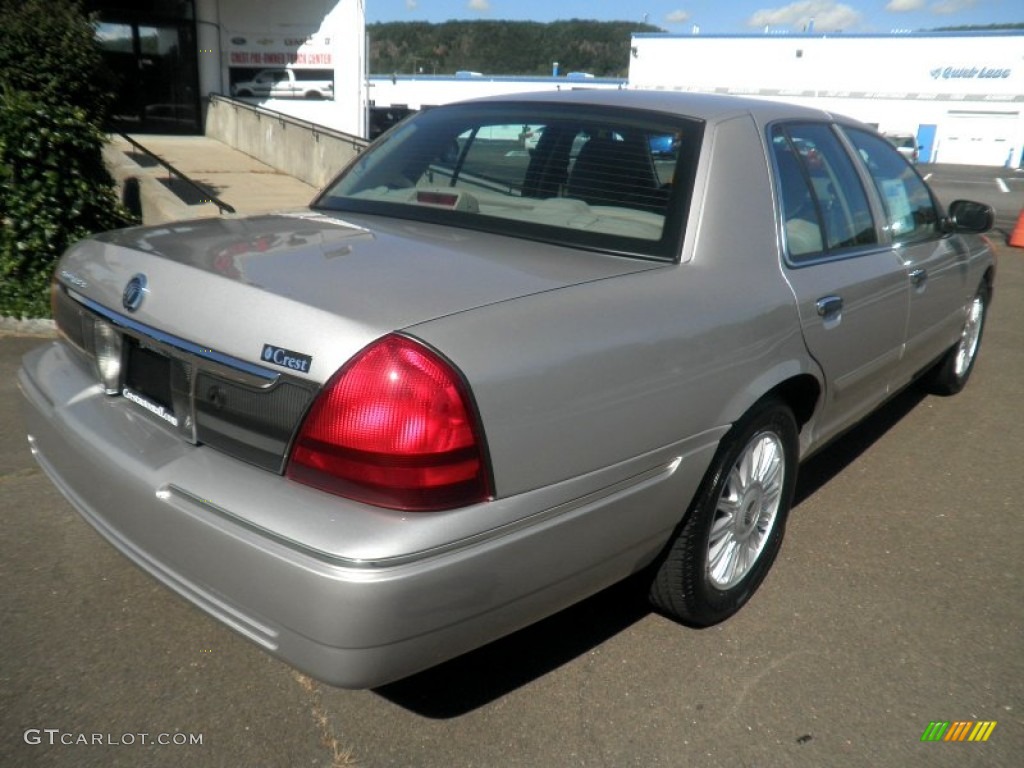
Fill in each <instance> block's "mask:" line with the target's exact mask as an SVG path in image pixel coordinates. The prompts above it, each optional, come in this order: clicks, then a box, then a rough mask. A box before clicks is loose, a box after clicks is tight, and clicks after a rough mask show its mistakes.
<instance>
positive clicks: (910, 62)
mask: <svg viewBox="0 0 1024 768" xmlns="http://www.w3.org/2000/svg"><path fill="white" fill-rule="evenodd" d="M629 86H630V88H643V89H656V90H665V91H699V92H710V93H732V94H742V95H744V96H755V97H759V98H765V99H780V100H785V101H789V102H794V103H798V104H806V105H808V106H813V107H817V108H819V109H826V110H830V111H833V112H838V113H841V114H845V115H849V116H850V117H854V118H857V119H858V120H861V121H863V122H866V123H870V124H872V125H875V126H876V127H877V128H878V129H879V130H881V131H882V132H884V133H891V134H910V135H913V136H916V137H917V141H918V144H919V145H920V147H921V154H920V159H921V162H939V163H967V164H976V165H995V166H1008V167H1012V168H1018V167H1020V166H1021V149H1022V145H1024V34H1022V33H1020V32H989V33H977V32H971V33H955V32H947V33H908V34H890V35H848V34H836V35H832V34H830V35H771V34H769V35H727V36H721V35H662V34H638V35H634V36H633V44H632V57H631V60H630V63H629Z"/></svg>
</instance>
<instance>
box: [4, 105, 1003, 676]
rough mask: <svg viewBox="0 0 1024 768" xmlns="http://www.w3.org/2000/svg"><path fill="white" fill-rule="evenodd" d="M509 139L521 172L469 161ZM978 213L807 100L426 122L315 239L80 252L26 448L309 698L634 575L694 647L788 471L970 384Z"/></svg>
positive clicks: (214, 225) (107, 239)
mask: <svg viewBox="0 0 1024 768" xmlns="http://www.w3.org/2000/svg"><path fill="white" fill-rule="evenodd" d="M523 125H543V126H544V130H543V134H542V136H541V139H540V141H539V142H538V143H537V145H536V146H535V147H534V148H533V151H532V152H518V153H508V152H507V151H505V148H504V147H503V145H502V143H501V142H495V141H487V140H477V139H476V137H477V136H478V135H481V134H484V133H487V134H502V133H503V132H506V131H505V129H507V132H509V133H511V132H512V128H515V129H516V131H519V130H521V127H522V126H523ZM484 128H486V129H488V130H487V131H484V130H482V129H484ZM669 135H671V136H673V137H674V141H673V147H672V149H671V151H672V152H673V153H674V154H673V155H672V156H671V157H672V162H674V167H673V170H672V172H671V173H670V174H668V177H669V178H671V180H672V181H671V183H663V182H662V181H661V178H664V177H663V176H661V175H660V174H659V173H658V172H657V171H656V169H655V167H654V166H655V162H654V161H653V159H652V156H651V146H652V142H651V138H652V137H659V136H669ZM453 147H454V148H455V151H452V148H453ZM811 147H813V150H814V151H813V158H814V162H813V163H811V162H810V161H809V159H808V158H809V157H810V156H811V154H812V153H811V152H810V150H809V148H811ZM658 163H661V164H670V161H669V159H667V157H666V156H664V155H662V156H661V157H659V159H658ZM992 219H993V214H992V210H991V208H989V207H988V206H985V205H982V204H979V203H973V202H968V201H957V202H954V203H953V204H952V205H950V207H949V209H948V210H945V209H944V208H943V207H942V206H941V205H940V204H939V203H938V201H937V200H936V199H935V197H934V195H933V194H932V193H931V191H930V190H929V188H928V186H927V185H926V184H925V182H924V181H923V180H922V179H921V177H920V176H919V175H918V174H917V173H916V171H915V170H914V169H913V168H912V167H911V166H909V165H908V164H907V163H906V162H904V161H903V160H902V159H901V158H900V157H899V155H898V154H897V153H896V151H895V149H893V148H892V146H891V145H890V144H889V143H888V142H886V141H885V140H884V139H883V138H882V137H881V136H880V135H879V134H877V133H876V132H875V131H873V130H871V129H870V128H868V127H866V126H864V125H862V124H860V123H857V122H854V121H852V120H847V119H844V118H840V117H836V116H834V115H832V114H830V113H825V112H821V111H816V110H812V109H807V108H803V107H796V106H789V105H785V104H779V103H772V102H768V101H758V100H752V99H751V100H743V99H737V98H731V97H725V96H714V95H695V94H678V93H661V92H643V91H617V92H602V91H579V92H573V93H565V92H561V93H557V94H536V95H531V96H518V97H516V98H515V99H514V100H512V99H502V98H494V99H484V100H479V101H475V102H468V103H462V104H453V105H447V106H441V107H437V108H434V109H431V110H429V111H425V112H422V113H420V114H417V115H415V116H413V117H411V118H409V119H408V120H407V121H406V122H404V123H403V124H401V125H399V126H397V127H396V128H395V129H393V130H392V131H390V132H389V133H388V134H386V135H385V136H384V137H382V138H381V139H380V140H379V141H378V142H377V143H375V144H374V145H373V146H372V147H371V148H370V149H369V150H368V151H366V152H365V153H364V154H362V155H361V156H359V157H358V158H356V159H355V160H354V161H353V162H352V164H351V165H350V166H349V167H348V168H346V169H345V170H344V171H343V172H342V173H341V175H340V176H339V177H338V178H337V179H336V180H335V181H334V182H333V183H332V184H330V185H329V186H328V187H327V188H326V190H325V191H324V192H323V193H322V194H321V195H320V196H319V197H317V198H316V200H315V201H314V202H313V203H312V205H311V207H310V209H309V210H307V211H304V212H302V211H300V212H297V213H288V214H280V215H261V216H254V217H252V218H248V219H245V218H231V219H217V220H210V219H205V220H199V221H192V222H176V223H174V224H173V225H166V224H162V225H160V226H157V227H141V228H132V229H126V230H121V231H115V232H110V233H106V234H100V235H97V236H95V237H92V238H90V239H87V240H85V241H83V242H81V243H79V244H77V245H75V246H73V247H72V248H71V249H69V250H68V252H67V253H66V254H65V255H64V256H63V258H62V259H61V260H60V262H59V265H58V267H57V271H56V276H55V282H54V287H53V308H54V317H55V319H56V323H57V327H58V328H59V330H60V335H61V338H60V340H59V341H57V342H54V343H50V344H47V345H45V346H43V347H41V348H39V349H37V350H35V351H33V352H31V353H30V354H29V355H27V356H26V357H25V359H24V361H23V367H22V369H21V371H20V373H19V382H20V387H21V390H22V391H23V393H24V402H25V406H26V407H25V413H26V418H27V424H28V432H29V443H30V446H31V449H32V451H33V453H34V455H35V457H36V458H37V460H38V461H39V463H40V465H41V466H42V468H43V469H44V470H45V471H46V473H47V474H48V475H49V476H50V478H51V479H52V480H53V481H54V483H55V484H56V486H57V487H58V488H60V489H61V490H62V491H63V492H64V494H65V495H66V496H67V497H68V499H69V500H70V501H71V503H72V504H73V505H74V506H75V507H76V508H77V509H78V510H79V511H80V512H81V514H82V515H83V516H84V517H85V519H86V520H87V521H88V522H89V523H91V524H92V525H93V526H94V527H95V528H96V529H97V530H98V531H99V532H100V533H101V534H102V535H103V536H104V537H106V538H107V539H108V540H109V541H110V542H111V543H112V544H113V545H114V546H115V547H116V548H117V549H119V550H120V551H121V552H122V553H123V554H125V555H126V556H127V557H128V558H129V559H130V560H132V562H134V563H135V564H136V565H138V566H139V567H141V568H142V569H144V570H145V571H147V572H149V573H150V574H151V575H153V576H154V577H155V578H156V579H158V580H159V581H160V582H162V583H163V584H165V585H166V586H167V587H169V588H170V589H172V590H174V591H175V592H177V593H178V594H179V595H181V596H183V597H185V598H186V599H187V600H189V601H191V602H192V603H194V604H195V605H197V606H199V607H200V608H202V609H203V610H205V611H207V612H208V613H210V614H211V615H213V616H215V617H216V618H218V619H220V620H221V621H223V622H224V623H225V624H227V625H228V626H230V627H232V628H233V629H235V630H236V631H237V632H239V633H240V634H242V635H243V636H244V637H246V638H248V639H249V640H251V641H253V642H254V643H256V644H257V645H259V646H260V647H262V648H264V649H265V650H267V651H268V652H269V653H272V654H274V655H275V656H278V657H280V658H281V659H284V660H285V661H287V662H288V663H290V664H293V665H295V666H296V667H298V668H300V669H302V670H305V671H307V672H308V673H310V674H312V675H314V676H316V677H318V678H320V679H322V680H325V681H327V682H329V683H333V684H335V685H340V686H346V687H366V686H377V685H380V684H383V683H386V682H388V681H391V680H395V679H398V678H401V677H403V676H407V675H410V674H412V673H414V672H416V671H418V670H421V669H424V668H426V667H428V666H431V665H435V664H437V663H439V662H441V661H444V660H446V659H449V658H452V657H454V656H456V655H458V654H461V653H463V652H465V651H468V650H470V649H472V648H475V647H478V646H480V645H482V644H484V643H487V642H488V641H491V640H493V639H495V638H498V637H500V636H502V635H505V634H507V633H510V632H512V631H514V630H516V629H518V628H520V627H523V626H525V625H528V624H530V623H531V622H535V621H537V620H538V619H540V618H542V617H544V616H547V615H549V614H552V613H554V612H556V611H559V610H561V609H563V608H565V607H566V606H568V605H570V604H572V603H574V602H576V601H578V600H580V599H582V598H584V597H586V596H588V595H591V594H593V593H595V592H597V591H598V590H601V589H603V588H605V587H607V586H609V585H610V584H612V583H614V582H616V581H619V580H621V579H623V578H625V577H627V576H629V575H631V574H636V573H638V572H645V573H646V574H648V576H649V578H650V583H651V587H650V599H651V601H652V602H653V604H654V605H655V606H656V607H657V609H658V610H660V611H663V612H664V613H665V614H667V615H669V616H672V617H674V618H676V619H678V620H679V621H681V622H683V623H684V624H688V625H692V626H707V625H712V624H715V623H717V622H721V621H723V620H725V619H727V618H728V617H730V616H731V615H733V614H734V613H735V612H736V611H737V610H739V609H740V607H741V606H743V605H744V604H745V603H747V601H748V600H749V599H750V597H751V595H753V594H754V593H755V590H756V589H757V588H758V586H759V585H760V584H761V582H762V580H763V579H764V577H765V575H766V574H767V572H768V570H769V568H770V567H771V565H772V563H773V561H774V560H775V558H776V556H777V554H778V552H779V549H780V546H781V543H782V537H783V531H784V528H785V524H786V518H787V514H788V512H789V509H790V504H791V501H792V498H793V489H794V486H795V484H796V479H797V472H798V467H799V465H800V462H801V461H802V460H803V459H804V458H806V457H807V456H809V455H811V454H812V453H814V452H815V451H817V450H818V449H820V448H821V447H822V446H823V445H825V444H826V443H827V442H828V441H829V440H831V439H833V438H835V437H836V436H838V435H840V434H842V433H843V432H844V430H847V429H848V428H850V427H851V426H853V425H854V424H856V423H857V422H858V421H859V420H861V419H863V418H864V417H865V416H866V415H868V414H869V413H871V412H872V411H873V410H874V409H876V408H877V407H878V406H879V405H880V404H881V403H883V402H884V401H885V400H886V399H887V398H889V397H891V396H892V395H893V393H895V392H897V391H899V390H900V389H901V388H903V387H905V386H907V385H909V384H910V383H911V382H914V381H917V380H920V381H922V382H924V383H925V384H926V385H927V386H928V387H929V388H930V389H931V390H932V391H935V392H939V393H946V394H949V393H954V392H956V391H958V390H960V389H961V388H962V387H963V386H964V385H965V383H966V382H967V380H968V378H969V377H970V375H971V371H972V369H973V366H974V362H975V359H976V357H977V354H978V349H979V344H980V341H981V336H982V329H983V327H984V321H985V314H986V311H987V309H988V306H989V301H990V299H991V297H992V289H993V280H994V271H995V265H994V261H993V252H992V248H991V247H990V244H989V243H988V241H987V240H986V239H984V238H983V237H979V236H978V234H979V233H981V232H984V231H985V230H986V229H988V228H989V227H990V226H991V225H992ZM948 439H949V440H950V441H952V440H955V439H956V436H955V435H950V436H948ZM936 440H938V441H941V440H942V436H941V435H937V436H936ZM681 642H685V637H682V638H681Z"/></svg>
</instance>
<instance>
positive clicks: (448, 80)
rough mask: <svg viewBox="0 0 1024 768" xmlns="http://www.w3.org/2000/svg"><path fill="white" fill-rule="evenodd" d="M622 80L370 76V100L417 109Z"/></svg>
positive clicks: (379, 104)
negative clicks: (468, 100) (489, 97)
mask: <svg viewBox="0 0 1024 768" xmlns="http://www.w3.org/2000/svg"><path fill="white" fill-rule="evenodd" d="M625 86H626V81H625V80H620V79H615V78H597V77H595V78H586V79H578V80H577V79H572V78H568V77H512V76H496V75H481V76H468V77H460V76H453V75H395V76H391V75H374V76H373V77H371V78H370V100H371V101H372V102H373V105H374V106H376V107H394V106H402V107H408V108H409V109H413V110H419V109H422V108H423V107H436V106H438V105H441V104H450V103H451V102H453V101H464V100H466V99H478V98H483V97H486V96H507V95H509V94H515V93H528V92H536V91H562V90H565V91H569V90H573V89H576V88H613V89H614V88H624V87H625Z"/></svg>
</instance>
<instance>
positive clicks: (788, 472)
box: [650, 399, 798, 627]
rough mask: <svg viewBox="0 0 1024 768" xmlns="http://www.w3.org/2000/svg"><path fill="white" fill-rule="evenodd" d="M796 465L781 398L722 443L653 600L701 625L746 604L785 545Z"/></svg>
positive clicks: (757, 410) (789, 419) (765, 404)
mask: <svg viewBox="0 0 1024 768" xmlns="http://www.w3.org/2000/svg"><path fill="white" fill-rule="evenodd" d="M797 462H798V447H797V425H796V420H795V418H794V417H793V412H792V411H791V410H790V409H789V408H788V407H787V406H786V405H784V404H783V403H781V402H779V401H778V400H774V399H769V400H764V401H762V402H760V403H758V404H757V405H755V406H754V407H753V408H752V409H751V410H750V411H748V412H747V414H746V415H745V416H744V417H743V418H742V419H740V420H739V421H738V422H737V423H736V424H735V425H734V426H733V428H732V429H731V430H730V431H729V433H728V434H727V435H726V436H725V438H723V440H722V443H721V445H719V448H718V451H717V453H716V454H715V458H714V459H713V460H712V463H711V467H710V468H709V469H708V472H707V474H706V475H705V477H704V480H703V481H702V483H701V485H700V488H699V489H698V491H697V495H696V496H695V497H694V499H693V502H692V505H691V507H690V509H689V510H688V512H687V515H686V517H685V518H684V519H683V522H682V524H681V525H680V527H679V529H678V530H677V532H676V534H675V537H674V538H673V540H672V541H671V542H670V544H669V546H668V548H667V550H666V552H665V554H664V555H663V557H662V560H661V561H660V564H659V565H658V567H657V571H656V573H655V577H654V581H653V583H652V585H651V590H650V600H651V603H652V604H653V605H654V606H655V607H656V608H658V609H659V610H661V611H663V612H664V613H666V614H668V615H669V616H672V617H673V618H675V619H678V620H680V621H682V622H684V623H687V624H691V625H693V626H700V627H705V626H710V625H712V624H717V623H719V622H721V621H724V620H725V619H727V618H729V617H730V616H732V615H733V614H734V613H736V612H737V611H738V610H739V609H740V608H741V607H743V605H744V604H745V603H746V602H747V601H748V600H749V599H750V598H751V596H752V595H753V594H754V592H755V591H756V590H757V588H758V586H760V584H761V582H762V581H763V580H764V577H765V576H766V575H767V573H768V571H769V569H770V568H771V566H772V563H773V562H774V561H775V556H776V555H777V554H778V552H779V548H780V547H781V545H782V536H783V532H784V531H785V525H786V516H787V515H788V513H789V508H790V505H791V504H792V500H793V488H794V487H795V485H796V474H797Z"/></svg>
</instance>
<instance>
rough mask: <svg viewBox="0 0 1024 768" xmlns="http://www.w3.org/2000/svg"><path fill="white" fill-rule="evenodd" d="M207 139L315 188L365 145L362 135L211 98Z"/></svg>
mask: <svg viewBox="0 0 1024 768" xmlns="http://www.w3.org/2000/svg"><path fill="white" fill-rule="evenodd" d="M206 135H207V136H209V137H210V138H213V139H217V140H218V141H222V142H224V143H225V144H227V145H228V146H230V147H234V148H235V149H238V150H240V151H242V152H245V153H246V154H247V155H251V156H252V157H255V158H256V159H257V160H260V161H262V162H264V163H266V164H267V165H269V166H271V167H272V168H276V169H277V170H279V171H281V172H282V173H287V174H288V175H290V176H294V177H295V178H297V179H301V180H302V181H304V182H306V183H307V184H311V185H313V186H314V187H316V188H317V189H319V188H321V187H323V186H324V185H326V184H327V182H328V181H330V180H331V179H332V178H334V176H335V174H337V173H338V171H340V170H341V169H342V168H344V167H345V166H346V165H347V164H348V162H349V161H350V160H351V159H352V158H353V157H355V156H356V155H358V154H359V153H360V152H361V151H362V150H363V149H364V148H365V147H366V145H367V142H366V140H365V139H361V138H359V137H358V136H351V135H349V134H345V133H341V132H340V131H334V130H331V129H329V128H323V127H321V126H317V125H315V124H313V123H306V122H303V121H301V120H297V119H295V118H292V117H289V116H287V115H282V114H280V113H276V112H271V111H269V110H262V109H260V108H259V107H256V106H252V105H249V104H244V103H242V102H239V101H235V100H232V99H225V98H223V97H220V96H211V97H210V102H209V107H208V109H207V112H206Z"/></svg>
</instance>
